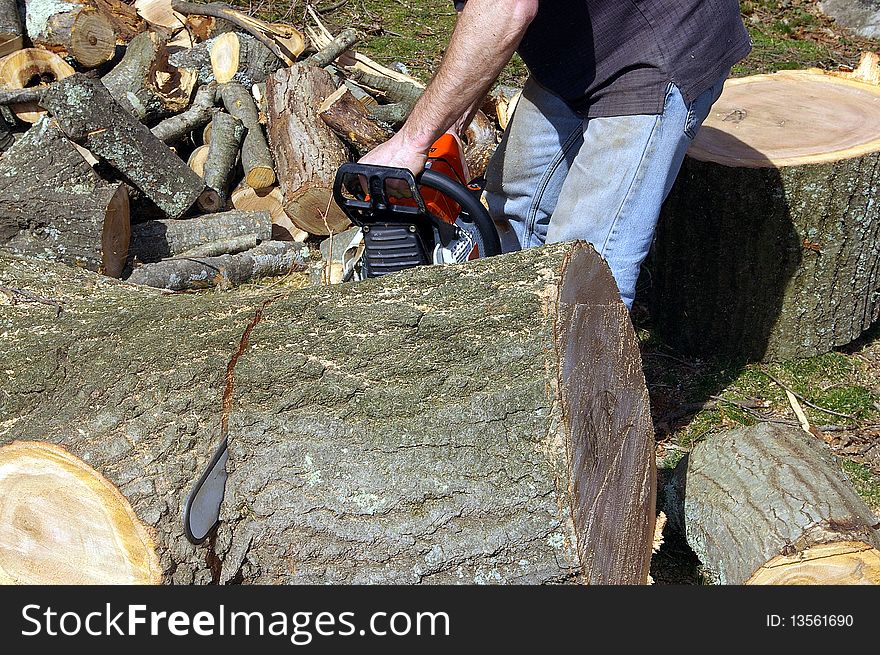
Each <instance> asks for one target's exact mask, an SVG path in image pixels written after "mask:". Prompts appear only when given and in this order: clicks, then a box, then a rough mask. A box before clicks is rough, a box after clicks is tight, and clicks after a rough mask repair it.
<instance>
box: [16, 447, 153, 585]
mask: <svg viewBox="0 0 880 655" xmlns="http://www.w3.org/2000/svg"><path fill="white" fill-rule="evenodd" d="M0 507H2V515H3V516H5V517H7V518H8V519H9V520H5V521H3V522H2V523H0V532H2V537H0V582H2V583H8V584H159V583H160V582H161V581H162V572H161V568H160V566H159V558H158V556H157V554H156V548H155V546H154V544H153V540H152V538H151V536H150V534H149V533H148V531H147V528H146V527H145V526H144V525H143V524H142V523H141V522H140V520H139V519H138V517H137V515H136V514H135V513H134V510H132V508H131V505H129V503H128V501H127V500H126V499H125V497H124V496H123V495H122V494H121V493H120V492H119V490H118V489H117V488H116V487H115V486H114V485H113V484H112V483H111V482H109V481H108V480H107V479H106V478H104V477H103V476H102V475H101V474H100V473H98V472H97V471H96V470H95V469H93V468H92V467H90V466H89V465H88V464H86V463H85V462H83V461H82V460H80V459H78V458H76V457H74V456H73V455H71V454H70V453H68V452H67V451H66V450H64V449H62V448H60V447H58V446H55V445H52V444H47V443H40V442H21V441H16V442H13V443H11V444H9V445H7V446H4V447H2V448H0Z"/></svg>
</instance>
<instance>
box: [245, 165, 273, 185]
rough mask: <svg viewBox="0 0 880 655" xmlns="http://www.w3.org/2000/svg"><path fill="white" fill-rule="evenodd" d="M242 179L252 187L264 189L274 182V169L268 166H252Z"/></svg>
mask: <svg viewBox="0 0 880 655" xmlns="http://www.w3.org/2000/svg"><path fill="white" fill-rule="evenodd" d="M244 181H245V183H246V184H247V185H248V186H249V187H251V188H252V189H266V188H268V187H270V186H272V185H273V184H275V171H274V170H272V168H271V167H270V166H254V167H253V168H252V169H250V170H249V171H248V172H247V175H245V178H244Z"/></svg>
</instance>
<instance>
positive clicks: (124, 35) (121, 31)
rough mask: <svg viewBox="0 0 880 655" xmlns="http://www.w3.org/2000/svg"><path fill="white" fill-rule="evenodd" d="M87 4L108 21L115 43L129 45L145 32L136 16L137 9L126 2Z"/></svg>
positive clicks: (105, 0)
mask: <svg viewBox="0 0 880 655" xmlns="http://www.w3.org/2000/svg"><path fill="white" fill-rule="evenodd" d="M88 3H89V5H90V6H92V7H94V8H95V9H97V10H98V11H100V12H101V13H102V14H103V15H104V16H106V17H107V18H109V19H110V23H111V24H112V25H113V31H114V32H116V41H117V43H120V42H121V43H129V42H130V41H131V40H132V39H133V38H134V37H136V36H137V35H138V34H140V33H141V32H145V31H146V30H147V25H146V23H145V22H144V19H143V18H141V17H140V16H138V13H137V9H136V8H135V7H134V6H133V5H132V4H129V3H128V2H126V0H88Z"/></svg>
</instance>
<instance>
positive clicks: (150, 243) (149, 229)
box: [128, 211, 272, 263]
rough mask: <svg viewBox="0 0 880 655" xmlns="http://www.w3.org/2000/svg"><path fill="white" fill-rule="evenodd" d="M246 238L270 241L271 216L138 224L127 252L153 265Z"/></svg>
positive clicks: (234, 214) (231, 214)
mask: <svg viewBox="0 0 880 655" xmlns="http://www.w3.org/2000/svg"><path fill="white" fill-rule="evenodd" d="M245 236H253V238H254V239H256V240H257V241H258V242H262V241H268V240H269V239H271V238H272V219H271V217H270V216H269V213H268V212H252V211H227V212H220V213H219V214H205V215H204V216H195V217H193V218H187V219H181V220H160V221H146V222H144V223H137V224H135V225H132V227H131V244H130V245H129V248H128V252H129V255H130V257H132V258H133V259H136V260H137V261H138V262H140V263H152V262H158V261H160V260H162V259H167V258H168V257H177V256H180V255H183V254H184V253H187V252H191V251H192V250H193V249H195V248H197V247H199V246H200V245H202V244H205V243H209V242H214V241H223V240H229V239H233V238H236V237H245ZM254 245H256V243H255V244H254ZM218 254H223V253H218Z"/></svg>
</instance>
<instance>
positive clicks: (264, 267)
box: [127, 241, 308, 291]
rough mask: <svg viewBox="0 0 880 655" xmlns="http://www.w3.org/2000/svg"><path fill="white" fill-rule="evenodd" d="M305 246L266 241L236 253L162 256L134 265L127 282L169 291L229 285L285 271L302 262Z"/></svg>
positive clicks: (300, 265)
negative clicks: (177, 256)
mask: <svg viewBox="0 0 880 655" xmlns="http://www.w3.org/2000/svg"><path fill="white" fill-rule="evenodd" d="M307 252H308V248H306V247H305V246H303V245H302V244H300V243H288V242H282V241H267V242H266V243H262V244H260V245H258V246H257V247H256V248H253V249H252V250H248V251H246V252H242V253H238V254H237V255H221V256H219V257H204V258H180V259H166V260H165V261H161V262H156V263H155V264H144V265H143V266H141V267H139V268H136V269H135V270H134V271H133V272H132V274H131V276H129V278H128V280H127V281H128V282H130V283H132V284H140V285H143V286H148V287H157V288H160V289H170V290H172V291H185V290H188V289H208V288H210V287H215V286H219V287H221V288H229V287H232V286H236V285H239V284H241V283H243V282H247V281H248V280H252V279H254V278H257V277H275V276H278V275H286V274H287V273H290V272H291V271H293V270H297V269H303V268H305V266H306V258H307V255H306V253H307Z"/></svg>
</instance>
